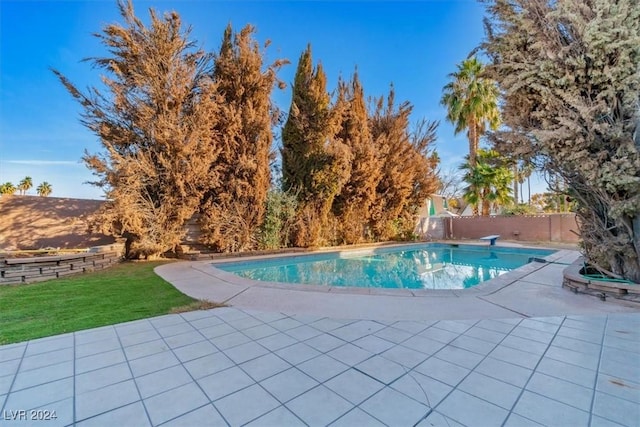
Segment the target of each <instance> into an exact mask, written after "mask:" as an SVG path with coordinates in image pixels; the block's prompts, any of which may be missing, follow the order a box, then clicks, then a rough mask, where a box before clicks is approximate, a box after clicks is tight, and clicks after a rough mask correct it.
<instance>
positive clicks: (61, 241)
mask: <svg viewBox="0 0 640 427" xmlns="http://www.w3.org/2000/svg"><path fill="white" fill-rule="evenodd" d="M102 203H104V202H103V201H102V200H84V199H65V198H60V197H38V196H16V195H14V196H1V197H0V250H16V249H42V248H48V247H53V248H65V249H75V248H87V247H90V246H98V245H106V244H110V243H113V242H114V239H113V238H112V237H109V236H105V235H103V234H89V233H88V232H87V216H88V215H90V214H91V213H93V212H95V211H96V210H97V209H98V208H99V207H100V205H102Z"/></svg>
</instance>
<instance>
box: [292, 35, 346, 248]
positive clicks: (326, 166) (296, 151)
mask: <svg viewBox="0 0 640 427" xmlns="http://www.w3.org/2000/svg"><path fill="white" fill-rule="evenodd" d="M326 86H327V78H326V76H325V74H324V71H323V69H322V66H321V65H318V66H316V67H315V68H314V67H313V60H312V57H311V45H309V46H307V49H306V50H305V51H304V52H303V53H302V55H301V56H300V60H299V61H298V68H297V70H296V76H295V80H294V85H293V98H292V101H291V108H290V109H289V115H288V118H287V121H286V123H285V125H284V128H283V130H282V145H283V146H282V173H283V185H284V189H285V190H286V191H294V192H295V193H296V194H297V195H298V200H299V201H300V205H299V206H300V212H299V213H300V221H299V226H298V230H297V233H296V235H295V236H293V237H294V240H295V242H294V244H296V245H301V246H310V245H318V244H321V243H323V238H322V234H323V229H324V227H325V226H326V224H327V219H328V218H327V217H328V213H329V211H330V209H331V206H332V204H333V199H334V197H335V196H336V195H337V194H338V193H339V192H340V190H341V189H342V186H343V185H344V183H345V182H346V180H347V179H348V177H349V173H350V170H349V167H350V157H351V153H350V150H349V148H348V147H347V146H346V145H345V144H343V143H341V142H340V141H337V140H336V139H335V138H334V136H335V133H336V116H335V114H334V113H333V111H332V108H331V102H330V101H331V99H330V96H329V94H328V93H327V88H326Z"/></svg>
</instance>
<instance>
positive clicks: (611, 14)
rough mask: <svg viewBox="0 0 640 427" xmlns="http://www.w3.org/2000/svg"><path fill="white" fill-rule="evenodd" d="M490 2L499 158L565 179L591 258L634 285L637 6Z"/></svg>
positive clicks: (638, 271)
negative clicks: (501, 98)
mask: <svg viewBox="0 0 640 427" xmlns="http://www.w3.org/2000/svg"><path fill="white" fill-rule="evenodd" d="M486 3H487V10H488V12H489V18H488V20H487V25H486V28H487V32H486V35H487V39H486V41H485V42H484V43H483V45H482V47H483V48H484V50H485V51H486V52H487V54H488V55H489V57H490V58H491V60H492V64H491V66H490V67H489V72H490V73H491V77H493V78H494V79H495V80H496V81H497V82H498V84H499V85H500V88H501V90H502V91H503V92H504V94H505V102H504V111H503V119H504V123H505V125H506V129H505V130H504V131H502V132H498V133H497V135H495V137H496V139H497V140H499V141H500V142H502V144H501V151H504V152H508V153H516V154H518V155H528V156H530V157H532V158H534V159H536V160H537V163H538V164H540V165H542V166H543V167H544V168H545V169H546V171H548V172H551V173H553V174H555V175H557V176H559V177H560V178H561V179H562V180H563V181H564V182H566V184H567V186H568V192H569V194H570V196H571V197H572V198H573V199H574V200H575V201H576V204H577V208H576V213H577V215H578V219H579V221H578V223H579V224H580V233H581V237H582V239H583V242H584V249H585V254H586V257H587V260H588V261H589V262H590V263H591V264H592V265H594V266H596V267H597V268H599V269H600V270H601V271H603V272H607V273H609V274H610V275H612V276H614V277H622V278H625V279H630V280H633V281H635V282H640V119H639V117H640V96H639V95H638V94H639V93H640V31H639V29H640V7H639V6H638V1H637V0H617V1H604V0H589V1H584V0H564V1H557V2H556V1H553V2H552V1H549V0H526V1H525V0H486Z"/></svg>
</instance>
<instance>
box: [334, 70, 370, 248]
mask: <svg viewBox="0 0 640 427" xmlns="http://www.w3.org/2000/svg"><path fill="white" fill-rule="evenodd" d="M334 108H335V110H336V114H337V115H338V116H339V117H338V119H339V128H338V133H337V134H336V137H337V139H339V140H340V141H342V142H343V143H344V144H346V145H347V146H348V147H349V148H350V149H351V152H352V159H351V174H350V177H349V180H348V181H347V182H346V183H345V185H344V186H343V188H342V191H341V192H340V193H339V194H338V195H337V196H336V198H335V200H334V202H333V212H334V214H335V216H336V218H337V224H338V226H339V236H338V237H339V243H347V244H352V243H358V242H360V241H363V240H365V239H366V226H367V225H368V223H369V220H370V217H371V213H370V210H371V206H372V204H373V203H374V202H375V199H376V187H377V185H378V182H379V180H380V177H381V166H382V159H381V158H380V156H379V155H378V153H377V151H376V146H375V145H374V143H373V138H372V137H371V133H370V132H369V117H368V112H367V106H366V103H365V98H364V90H363V88H362V84H361V83H360V80H359V78H358V73H357V72H356V73H354V75H353V77H352V79H351V81H350V82H349V83H347V82H344V81H340V82H339V84H338V99H337V101H336V104H335V107H334Z"/></svg>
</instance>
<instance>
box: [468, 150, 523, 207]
mask: <svg viewBox="0 0 640 427" xmlns="http://www.w3.org/2000/svg"><path fill="white" fill-rule="evenodd" d="M477 154H478V156H477V158H476V164H475V165H473V166H472V165H471V162H470V158H469V157H470V156H467V161H466V162H465V163H464V164H463V165H462V166H460V169H462V170H464V171H466V173H465V176H464V180H465V181H466V182H467V184H468V186H467V187H466V188H465V193H464V196H463V198H464V200H466V201H467V202H468V203H469V204H471V205H472V206H473V207H475V209H474V211H475V212H477V209H478V206H480V205H482V216H489V214H490V212H491V208H492V207H493V208H494V209H497V208H498V207H500V206H505V205H508V204H510V203H512V202H513V198H512V197H511V182H512V181H513V172H512V171H511V169H510V167H509V166H507V162H506V160H505V159H503V158H502V157H501V156H500V154H499V153H497V152H496V151H494V150H478V153H477ZM475 212H474V214H475Z"/></svg>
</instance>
